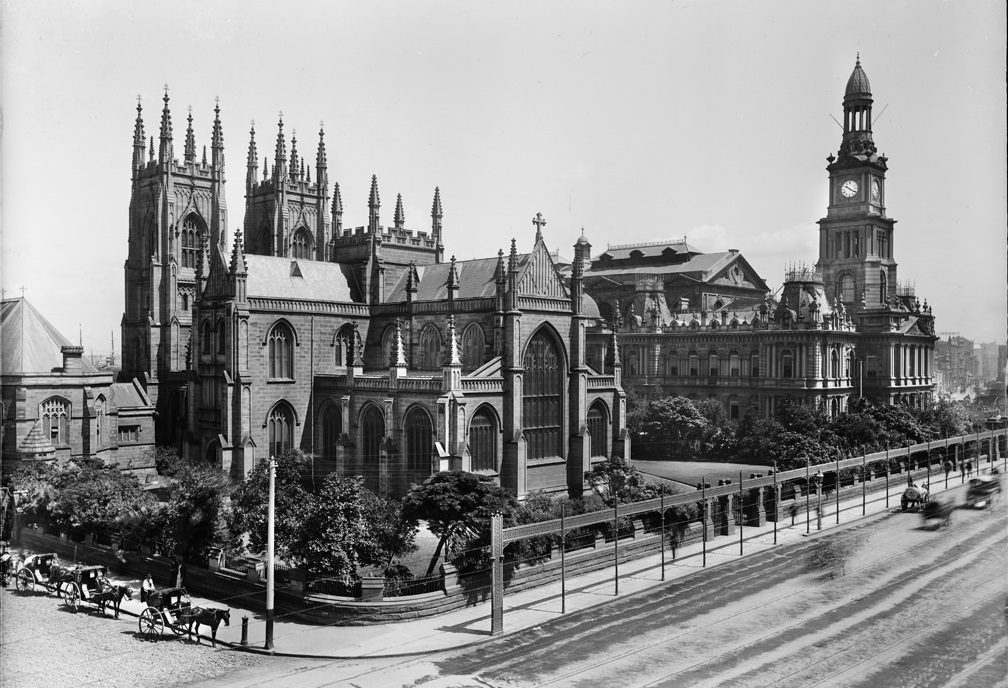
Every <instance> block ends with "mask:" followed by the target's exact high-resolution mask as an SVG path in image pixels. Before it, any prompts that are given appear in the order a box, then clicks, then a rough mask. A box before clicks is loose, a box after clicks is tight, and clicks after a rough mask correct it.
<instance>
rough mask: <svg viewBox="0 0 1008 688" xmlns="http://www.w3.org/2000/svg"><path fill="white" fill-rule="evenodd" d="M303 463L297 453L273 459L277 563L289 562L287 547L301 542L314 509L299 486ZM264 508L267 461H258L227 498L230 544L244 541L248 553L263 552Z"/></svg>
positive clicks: (267, 473)
mask: <svg viewBox="0 0 1008 688" xmlns="http://www.w3.org/2000/svg"><path fill="white" fill-rule="evenodd" d="M305 462H306V458H305V456H304V454H302V453H301V452H300V451H297V450H292V451H288V452H284V453H282V454H280V455H279V456H277V457H276V480H275V485H274V488H275V489H274V492H275V494H274V497H275V500H276V501H275V504H274V513H275V520H274V528H275V532H274V546H275V548H276V553H277V556H279V557H280V558H281V559H287V558H289V556H290V553H291V550H290V548H291V546H292V545H293V544H294V543H296V542H298V541H299V540H300V539H301V537H302V531H303V529H304V523H305V520H306V519H307V518H308V514H309V513H311V511H312V509H313V508H314V507H315V497H314V496H313V495H312V494H311V493H310V492H308V490H306V489H305V488H304V485H303V483H302V472H303V469H304V466H305ZM268 507H269V460H268V459H262V460H261V461H259V462H258V463H257V464H256V465H255V467H254V468H253V469H252V470H251V471H250V472H249V474H248V475H247V476H246V477H245V479H244V480H243V481H242V482H241V483H240V484H238V485H237V486H236V487H235V489H234V491H233V493H232V495H231V512H230V517H229V519H228V530H229V532H230V535H231V538H232V543H239V542H241V541H242V540H244V539H245V538H246V537H247V538H248V548H249V549H250V550H251V551H253V552H262V551H263V550H265V549H266V530H267V511H268Z"/></svg>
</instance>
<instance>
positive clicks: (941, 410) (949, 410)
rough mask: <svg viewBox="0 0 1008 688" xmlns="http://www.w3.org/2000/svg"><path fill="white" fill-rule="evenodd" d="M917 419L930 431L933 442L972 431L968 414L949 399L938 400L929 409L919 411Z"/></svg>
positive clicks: (958, 404) (959, 405)
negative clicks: (940, 438)
mask: <svg viewBox="0 0 1008 688" xmlns="http://www.w3.org/2000/svg"><path fill="white" fill-rule="evenodd" d="M919 419H920V421H921V422H922V423H923V424H924V425H926V426H927V427H928V428H929V429H930V430H931V433H932V435H933V436H932V437H931V439H933V440H934V439H938V438H939V437H955V436H957V435H966V434H968V433H970V432H971V431H972V430H973V422H972V420H971V419H970V416H969V413H967V412H966V409H965V408H963V406H962V404H960V403H959V402H955V401H952V400H951V399H939V400H938V401H936V402H935V403H934V404H932V405H931V406H930V407H929V408H926V409H923V410H922V411H920V414H919Z"/></svg>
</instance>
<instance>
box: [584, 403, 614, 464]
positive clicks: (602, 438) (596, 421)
mask: <svg viewBox="0 0 1008 688" xmlns="http://www.w3.org/2000/svg"><path fill="white" fill-rule="evenodd" d="M608 426H609V414H608V413H606V408H605V404H603V403H602V402H601V401H596V402H595V403H594V404H592V405H591V408H589V409H588V432H589V433H591V455H592V456H593V457H595V456H608V455H609V452H608V450H607V447H608V444H609V443H608V442H607V441H606V440H607V439H608V433H607V432H606V430H607V429H608Z"/></svg>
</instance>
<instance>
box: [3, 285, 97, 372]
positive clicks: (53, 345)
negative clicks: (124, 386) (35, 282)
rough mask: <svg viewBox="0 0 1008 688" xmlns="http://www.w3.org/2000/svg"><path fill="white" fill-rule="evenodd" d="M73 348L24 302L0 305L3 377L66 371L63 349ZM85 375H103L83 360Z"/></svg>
mask: <svg viewBox="0 0 1008 688" xmlns="http://www.w3.org/2000/svg"><path fill="white" fill-rule="evenodd" d="M64 346H73V342H71V341H70V340H69V339H67V338H66V337H64V336H63V335H62V334H61V333H60V331H59V330H57V329H56V327H55V326H54V325H53V324H52V323H51V322H49V321H48V320H46V318H45V316H43V315H42V314H41V313H39V312H38V310H36V309H35V307H34V306H33V305H31V304H30V303H29V302H28V301H27V300H26V299H24V298H17V299H9V300H7V301H4V302H3V303H2V305H0V373H2V374H4V375H19V374H21V373H51V372H52V371H53V368H62V367H63V354H62V352H61V351H60V347H64ZM81 371H82V373H84V374H90V373H99V372H100V371H99V370H98V369H97V368H96V367H95V366H94V364H92V363H91V361H89V360H88V359H87V357H82V358H81Z"/></svg>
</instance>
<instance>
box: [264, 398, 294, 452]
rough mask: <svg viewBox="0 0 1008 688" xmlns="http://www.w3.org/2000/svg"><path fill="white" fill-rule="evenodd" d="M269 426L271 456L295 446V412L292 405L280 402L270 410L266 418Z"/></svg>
mask: <svg viewBox="0 0 1008 688" xmlns="http://www.w3.org/2000/svg"><path fill="white" fill-rule="evenodd" d="M266 424H267V426H268V427H269V452H270V456H279V455H280V454H283V453H284V452H285V451H289V450H290V449H291V448H292V447H293V437H294V413H293V412H292V411H291V409H290V407H289V406H288V405H287V404H286V403H284V402H280V403H278V404H277V405H276V406H274V407H273V410H272V411H270V414H269V417H268V418H267V419H266Z"/></svg>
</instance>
